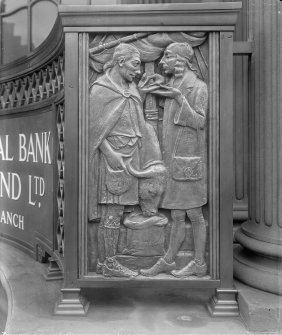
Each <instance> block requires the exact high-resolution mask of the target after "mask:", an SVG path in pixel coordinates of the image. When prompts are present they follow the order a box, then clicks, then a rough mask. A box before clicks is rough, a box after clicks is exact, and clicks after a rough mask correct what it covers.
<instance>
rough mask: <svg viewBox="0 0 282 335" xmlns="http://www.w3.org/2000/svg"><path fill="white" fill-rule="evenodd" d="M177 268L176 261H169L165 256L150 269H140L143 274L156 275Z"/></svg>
mask: <svg viewBox="0 0 282 335" xmlns="http://www.w3.org/2000/svg"><path fill="white" fill-rule="evenodd" d="M175 268H176V264H175V262H173V263H167V262H166V261H165V260H164V258H160V259H159V260H158V261H157V263H156V264H154V265H153V266H152V267H151V268H150V269H142V270H140V273H141V275H143V276H146V277H152V276H156V275H157V274H159V273H162V272H165V273H170V272H171V271H172V270H174V269H175Z"/></svg>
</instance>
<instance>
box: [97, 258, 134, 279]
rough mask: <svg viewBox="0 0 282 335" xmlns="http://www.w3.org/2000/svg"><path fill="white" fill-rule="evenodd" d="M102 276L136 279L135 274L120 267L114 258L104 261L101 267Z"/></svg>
mask: <svg viewBox="0 0 282 335" xmlns="http://www.w3.org/2000/svg"><path fill="white" fill-rule="evenodd" d="M103 275H104V276H105V277H129V278H130V277H136V276H137V275H138V273H137V272H135V271H132V270H130V269H128V268H127V267H125V266H123V265H121V264H120V263H119V262H118V261H117V260H116V259H115V258H114V257H109V258H107V259H106V260H105V262H104V266H103Z"/></svg>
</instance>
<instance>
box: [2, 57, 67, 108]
mask: <svg viewBox="0 0 282 335" xmlns="http://www.w3.org/2000/svg"><path fill="white" fill-rule="evenodd" d="M63 87H64V56H63V55H60V56H58V57H57V58H56V59H55V60H53V61H51V62H50V63H48V64H47V65H45V66H44V67H42V68H39V69H36V70H35V71H34V72H33V73H30V74H29V75H27V76H23V77H21V78H16V79H12V80H10V81H7V82H2V83H0V110H4V109H12V108H17V107H22V106H26V105H29V104H33V103H37V102H41V101H43V100H45V99H48V98H50V97H51V96H53V95H55V94H57V93H58V92H60V91H61V90H62V89H63Z"/></svg>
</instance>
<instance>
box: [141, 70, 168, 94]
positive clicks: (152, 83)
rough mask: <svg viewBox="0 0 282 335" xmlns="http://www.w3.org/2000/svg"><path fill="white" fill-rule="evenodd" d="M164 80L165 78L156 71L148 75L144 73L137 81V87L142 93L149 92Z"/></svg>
mask: <svg viewBox="0 0 282 335" xmlns="http://www.w3.org/2000/svg"><path fill="white" fill-rule="evenodd" d="M164 81H165V78H164V77H163V76H161V75H160V74H158V73H155V74H152V75H150V76H148V75H147V74H146V73H144V74H143V76H142V78H141V80H140V81H139V83H138V88H139V90H140V91H141V92H142V93H150V92H152V91H153V90H155V89H158V88H160V85H161V84H162V83H164Z"/></svg>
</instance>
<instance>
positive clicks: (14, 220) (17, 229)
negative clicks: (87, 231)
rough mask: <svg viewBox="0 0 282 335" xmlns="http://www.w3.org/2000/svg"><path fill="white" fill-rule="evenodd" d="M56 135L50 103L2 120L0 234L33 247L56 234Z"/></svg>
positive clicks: (0, 138)
mask: <svg viewBox="0 0 282 335" xmlns="http://www.w3.org/2000/svg"><path fill="white" fill-rule="evenodd" d="M53 136H54V134H53V129H52V109H51V110H50V107H49V109H46V110H44V111H39V112H38V111H35V112H32V113H18V114H14V115H13V116H12V117H7V116H5V118H3V119H2V120H1V122H0V234H1V235H2V236H4V237H7V238H9V239H10V240H12V241H14V242H16V243H21V242H19V241H22V242H24V243H25V244H26V247H27V248H28V249H31V250H33V249H34V244H35V236H36V235H42V236H43V237H44V239H45V241H46V242H51V241H52V238H53V236H52V232H53V229H52V226H53V215H54V214H53V176H54V174H53V173H54V171H53V161H54V160H53V143H54V138H53Z"/></svg>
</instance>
